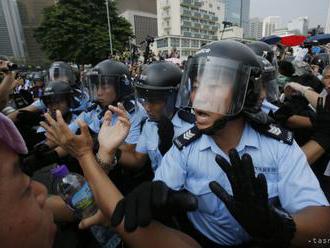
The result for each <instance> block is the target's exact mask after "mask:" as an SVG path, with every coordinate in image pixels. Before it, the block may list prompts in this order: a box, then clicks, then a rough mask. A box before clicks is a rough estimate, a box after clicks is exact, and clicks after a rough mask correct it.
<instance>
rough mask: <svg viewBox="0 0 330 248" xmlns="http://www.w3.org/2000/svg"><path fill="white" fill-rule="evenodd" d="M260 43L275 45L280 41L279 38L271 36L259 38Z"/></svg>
mask: <svg viewBox="0 0 330 248" xmlns="http://www.w3.org/2000/svg"><path fill="white" fill-rule="evenodd" d="M260 41H263V42H266V43H267V44H269V45H275V44H276V43H278V42H279V41H281V37H279V36H277V35H271V36H266V37H263V38H261V39H260Z"/></svg>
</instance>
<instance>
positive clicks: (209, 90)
mask: <svg viewBox="0 0 330 248" xmlns="http://www.w3.org/2000/svg"><path fill="white" fill-rule="evenodd" d="M190 99H191V101H192V102H193V105H194V106H196V107H195V108H194V110H195V116H196V125H197V127H198V129H207V128H210V127H212V126H213V124H214V123H215V121H217V120H219V119H222V118H223V117H224V115H223V114H220V112H221V113H227V111H228V109H229V107H230V105H231V102H232V90H231V87H230V86H229V85H226V84H222V85H219V84H216V83H214V84H207V85H203V86H202V87H200V84H199V82H198V80H195V81H194V83H193V87H192V92H191V94H190ZM218 99H221V101H218ZM199 106H200V107H201V108H199ZM206 109H207V110H212V111H206Z"/></svg>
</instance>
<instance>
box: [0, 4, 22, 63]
mask: <svg viewBox="0 0 330 248" xmlns="http://www.w3.org/2000/svg"><path fill="white" fill-rule="evenodd" d="M0 54H2V55H7V56H9V57H13V58H15V59H20V60H24V58H25V53H24V35H23V31H22V24H21V20H20V16H19V13H18V8H17V3H16V0H1V1H0Z"/></svg>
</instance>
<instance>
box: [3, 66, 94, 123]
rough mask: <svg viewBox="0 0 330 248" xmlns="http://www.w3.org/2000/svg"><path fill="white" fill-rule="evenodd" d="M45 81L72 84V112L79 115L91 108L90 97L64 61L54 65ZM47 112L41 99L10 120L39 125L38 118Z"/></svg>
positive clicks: (18, 112) (12, 116)
mask: <svg viewBox="0 0 330 248" xmlns="http://www.w3.org/2000/svg"><path fill="white" fill-rule="evenodd" d="M45 80H46V81H48V82H51V81H54V80H60V81H62V82H67V83H69V84H70V86H71V87H72V89H73V91H74V102H73V106H72V111H73V112H74V113H76V114H79V113H80V112H82V111H83V110H85V109H87V108H88V107H89V106H90V103H89V96H88V94H87V92H86V91H84V90H82V87H81V86H80V85H79V83H77V80H76V76H75V74H74V72H73V70H72V68H71V66H70V65H68V64H67V63H65V62H62V61H58V62H54V63H52V65H51V66H50V68H49V70H48V75H47V76H46V79H45ZM46 86H47V82H46ZM46 110H47V108H46V106H45V105H44V104H43V102H42V101H41V100H40V99H38V100H36V101H35V102H34V103H32V104H31V105H29V106H27V107H25V108H22V109H20V110H19V111H16V112H14V113H12V114H10V115H9V118H10V119H12V120H13V121H15V122H24V123H26V122H31V120H36V121H35V122H33V123H31V124H34V125H35V124H38V123H39V121H40V118H38V116H39V115H40V113H42V112H46ZM29 120H30V121H29Z"/></svg>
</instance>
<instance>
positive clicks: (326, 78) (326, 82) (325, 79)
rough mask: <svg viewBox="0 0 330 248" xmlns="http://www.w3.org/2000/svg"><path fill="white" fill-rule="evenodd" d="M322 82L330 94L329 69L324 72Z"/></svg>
mask: <svg viewBox="0 0 330 248" xmlns="http://www.w3.org/2000/svg"><path fill="white" fill-rule="evenodd" d="M322 83H323V85H324V87H325V89H326V91H327V92H328V94H330V70H327V71H326V72H325V73H324V76H323V80H322Z"/></svg>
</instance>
